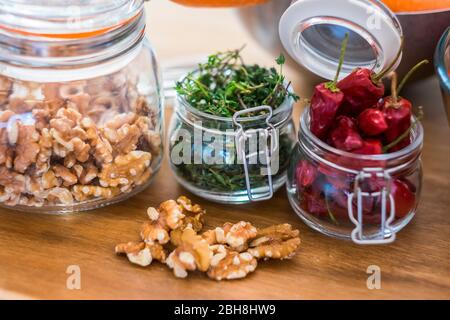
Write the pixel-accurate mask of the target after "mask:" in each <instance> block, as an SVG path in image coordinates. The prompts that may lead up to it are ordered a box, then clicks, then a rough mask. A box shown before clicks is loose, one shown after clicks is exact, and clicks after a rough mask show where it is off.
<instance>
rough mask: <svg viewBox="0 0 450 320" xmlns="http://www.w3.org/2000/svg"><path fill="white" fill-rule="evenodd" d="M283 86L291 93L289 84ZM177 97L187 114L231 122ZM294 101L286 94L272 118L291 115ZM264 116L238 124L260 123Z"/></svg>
mask: <svg viewBox="0 0 450 320" xmlns="http://www.w3.org/2000/svg"><path fill="white" fill-rule="evenodd" d="M195 72H198V70H195V71H193V73H195ZM184 79H186V76H183V77H182V78H181V79H180V80H179V81H183V80H184ZM284 86H285V87H286V89H287V91H288V92H289V93H293V92H294V91H293V89H292V88H291V86H289V82H288V81H287V80H285V81H284ZM176 96H177V101H178V102H179V103H180V104H182V105H183V106H184V107H185V108H186V109H187V111H188V112H189V113H191V114H194V115H196V116H199V117H202V118H204V119H205V120H215V121H220V122H226V123H232V122H233V117H222V116H216V115H214V114H210V113H206V112H203V111H200V110H199V109H197V108H194V107H193V106H192V105H191V104H190V103H189V102H188V101H187V100H186V98H185V97H184V96H181V95H179V94H178V92H177V94H176ZM294 103H295V101H294V99H293V98H292V97H291V96H289V95H288V94H287V95H286V97H285V99H284V100H283V102H282V103H281V105H280V106H278V108H275V109H273V107H272V106H271V107H272V109H273V114H272V117H275V116H277V115H279V114H283V113H285V112H289V115H290V114H291V111H292V109H293V107H294ZM265 119H266V116H265V115H259V116H252V117H244V118H242V119H241V120H240V122H242V123H246V122H256V121H260V120H265Z"/></svg>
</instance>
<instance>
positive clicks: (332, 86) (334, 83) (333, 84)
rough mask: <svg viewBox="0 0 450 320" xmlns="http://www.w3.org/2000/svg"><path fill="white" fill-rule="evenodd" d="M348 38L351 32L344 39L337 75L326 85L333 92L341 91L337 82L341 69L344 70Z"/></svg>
mask: <svg viewBox="0 0 450 320" xmlns="http://www.w3.org/2000/svg"><path fill="white" fill-rule="evenodd" d="M348 38H349V33H348V32H347V33H346V34H345V37H344V40H343V41H342V46H341V54H340V56H339V64H338V68H337V71H336V75H335V76H334V79H333V81H331V82H328V83H327V84H326V85H325V87H326V88H327V89H328V90H330V91H332V92H338V91H339V88H338V87H337V83H338V80H339V75H340V74H341V71H342V65H343V64H344V58H345V52H346V51H347V44H348Z"/></svg>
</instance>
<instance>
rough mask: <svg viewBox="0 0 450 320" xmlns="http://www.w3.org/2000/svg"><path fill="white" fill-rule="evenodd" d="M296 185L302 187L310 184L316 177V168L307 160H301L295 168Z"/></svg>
mask: <svg viewBox="0 0 450 320" xmlns="http://www.w3.org/2000/svg"><path fill="white" fill-rule="evenodd" d="M295 174H296V177H297V185H298V186H301V187H303V188H307V187H309V186H311V185H312V184H313V183H314V181H315V180H316V178H317V175H318V172H317V169H316V168H315V167H314V166H313V165H312V164H311V163H310V162H309V161H307V160H301V161H300V162H299V163H298V164H297V168H296V170H295Z"/></svg>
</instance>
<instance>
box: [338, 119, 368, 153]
mask: <svg viewBox="0 0 450 320" xmlns="http://www.w3.org/2000/svg"><path fill="white" fill-rule="evenodd" d="M330 142H331V145H332V146H333V147H335V148H338V149H340V150H344V151H353V150H355V149H359V148H361V147H362V146H363V143H364V141H363V139H362V138H361V136H360V134H359V133H358V130H357V125H356V122H355V121H354V120H353V119H351V118H349V117H346V116H340V117H338V118H337V125H336V127H335V128H334V129H333V131H332V132H331V134H330Z"/></svg>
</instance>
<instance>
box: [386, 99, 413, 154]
mask: <svg viewBox="0 0 450 320" xmlns="http://www.w3.org/2000/svg"><path fill="white" fill-rule="evenodd" d="M382 110H383V113H384V116H385V118H386V123H387V125H388V129H387V130H386V132H385V133H384V136H385V137H386V142H387V143H391V142H394V141H395V140H396V139H397V138H398V137H400V136H401V135H402V134H403V133H404V132H405V131H407V130H409V129H410V127H411V117H412V104H411V102H410V101H408V100H406V99H400V100H398V101H397V102H393V101H392V97H388V98H386V99H385V100H384V101H383V107H382ZM410 143H411V139H410V137H406V138H405V139H403V140H402V141H401V142H399V143H398V144H397V145H396V146H394V147H393V148H390V149H389V150H388V151H391V152H392V151H395V150H400V149H403V148H404V147H406V146H408V145H409V144H410Z"/></svg>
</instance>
